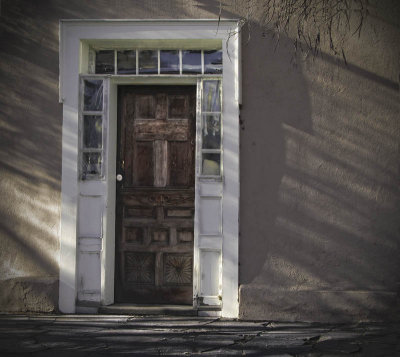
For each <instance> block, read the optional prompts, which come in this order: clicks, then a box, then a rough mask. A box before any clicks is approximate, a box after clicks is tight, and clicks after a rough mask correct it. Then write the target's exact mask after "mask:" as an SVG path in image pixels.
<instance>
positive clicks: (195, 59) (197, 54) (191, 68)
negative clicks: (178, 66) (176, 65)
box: [182, 50, 201, 74]
mask: <svg viewBox="0 0 400 357" xmlns="http://www.w3.org/2000/svg"><path fill="white" fill-rule="evenodd" d="M182 73H183V74H201V51H198V50H196V51H182Z"/></svg>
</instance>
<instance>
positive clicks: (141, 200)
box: [115, 86, 196, 304]
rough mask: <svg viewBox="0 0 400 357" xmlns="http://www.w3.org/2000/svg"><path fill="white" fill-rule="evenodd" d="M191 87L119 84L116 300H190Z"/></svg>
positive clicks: (192, 117)
mask: <svg viewBox="0 0 400 357" xmlns="http://www.w3.org/2000/svg"><path fill="white" fill-rule="evenodd" d="M195 110H196V108H195V87H193V86H174V87H171V86H121V87H120V88H119V92H118V142H119V148H118V160H117V161H118V164H117V173H120V174H122V175H123V180H122V181H121V182H120V183H118V185H117V220H116V222H117V227H116V275H115V301H116V302H130V303H163V304H168V303H169V304H192V291H193V286H192V285H193V282H192V279H193V225H194V223H193V219H194V171H195V163H194V157H195V156H194V145H195Z"/></svg>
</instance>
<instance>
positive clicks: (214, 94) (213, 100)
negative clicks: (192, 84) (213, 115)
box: [202, 80, 221, 112]
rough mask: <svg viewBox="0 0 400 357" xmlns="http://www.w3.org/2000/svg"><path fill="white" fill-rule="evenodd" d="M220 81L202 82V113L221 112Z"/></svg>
mask: <svg viewBox="0 0 400 357" xmlns="http://www.w3.org/2000/svg"><path fill="white" fill-rule="evenodd" d="M219 83H220V81H212V80H210V81H204V82H203V103H202V109H203V112H220V111H221V89H220V85H219Z"/></svg>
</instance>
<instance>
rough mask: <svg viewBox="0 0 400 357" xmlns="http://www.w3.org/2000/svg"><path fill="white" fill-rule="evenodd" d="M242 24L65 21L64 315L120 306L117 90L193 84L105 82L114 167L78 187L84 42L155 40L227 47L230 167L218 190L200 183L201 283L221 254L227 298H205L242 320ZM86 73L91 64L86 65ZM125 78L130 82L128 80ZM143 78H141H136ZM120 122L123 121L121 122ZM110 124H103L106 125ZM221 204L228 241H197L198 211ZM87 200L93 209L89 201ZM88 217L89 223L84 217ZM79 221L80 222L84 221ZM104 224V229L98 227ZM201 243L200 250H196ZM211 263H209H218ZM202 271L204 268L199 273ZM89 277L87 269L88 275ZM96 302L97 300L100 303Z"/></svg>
mask: <svg viewBox="0 0 400 357" xmlns="http://www.w3.org/2000/svg"><path fill="white" fill-rule="evenodd" d="M237 30H238V22H237V21H236V20H221V21H220V22H218V21H217V20H62V21H60V102H61V103H63V132H62V184H61V190H62V203H61V237H60V288H59V308H60V311H62V312H64V313H74V312H76V311H77V308H76V301H77V298H78V297H79V296H78V295H79V293H80V294H81V295H82V296H84V298H88V300H90V297H91V296H98V297H99V299H100V302H101V304H104V305H107V304H110V303H113V294H114V291H113V285H114V280H113V279H114V267H113V264H114V249H115V245H114V230H115V165H116V163H115V148H116V121H115V118H113V117H112V116H113V113H116V88H117V85H118V84H122V83H133V84H135V83H137V84H139V83H141V84H143V83H148V84H156V83H157V84H160V81H164V83H165V84H175V82H180V83H185V81H186V83H193V78H192V79H189V78H187V79H186V77H185V76H182V75H175V76H174V77H175V78H174V79H172V78H171V77H172V76H169V77H168V78H160V77H161V76H158V77H157V76H153V78H148V77H147V78H145V77H144V76H143V77H142V78H140V79H136V80H133V79H132V78H128V77H129V76H122V75H121V76H117V77H116V78H112V77H111V76H110V77H109V78H107V79H106V81H105V84H106V87H105V88H104V89H105V90H107V91H108V93H109V103H108V104H109V105H108V107H109V111H108V120H109V123H108V125H107V131H106V132H105V133H103V135H107V138H106V139H105V140H106V142H105V148H106V151H107V152H106V153H105V156H106V155H107V157H108V160H107V162H106V161H105V158H104V163H103V164H106V168H105V170H106V171H107V173H106V178H105V180H100V181H89V182H82V181H80V180H79V120H78V118H79V99H78V98H79V95H78V93H79V81H80V74H83V73H82V72H83V70H82V69H83V68H85V63H82V51H83V50H84V46H85V41H88V40H89V41H90V40H93V41H102V40H103V41H109V43H112V41H121V40H124V41H127V42H129V41H131V40H142V41H146V40H149V41H155V40H160V41H162V40H171V39H173V40H177V41H188V40H207V39H218V40H221V43H222V49H223V79H222V92H223V104H222V107H223V114H222V115H223V117H224V124H223V127H224V132H225V134H224V135H223V138H222V140H223V141H222V148H223V149H222V155H223V156H222V157H221V161H222V162H223V165H224V171H223V176H222V178H221V179H220V180H219V181H220V185H219V186H218V187H217V186H212V182H210V181H209V180H210V178H202V177H200V176H198V175H197V177H196V198H195V205H196V210H195V214H196V217H195V245H196V244H197V248H198V249H197V257H196V250H195V257H194V260H195V266H194V270H195V274H196V270H198V272H197V273H198V274H197V275H196V276H198V277H199V276H200V273H199V272H202V271H203V269H206V267H204V266H201V264H200V263H199V262H200V260H199V254H200V253H201V252H203V253H206V252H215V251H218V252H220V253H221V261H220V263H218V264H220V265H219V266H220V270H221V279H220V283H219V287H218V289H219V291H220V295H219V296H218V297H216V296H210V297H207V296H205V297H204V298H203V299H202V301H203V302H204V303H205V304H211V305H213V304H216V303H217V302H216V299H220V300H221V299H222V301H221V302H220V306H221V308H222V310H221V316H223V317H233V318H234V317H238V313H239V311H238V275H239V274H238V273H239V271H238V248H239V229H238V228H239V100H240V91H239V87H240V86H239V65H240V58H239V54H240V53H239V43H240V40H239V38H238V36H232V33H237ZM86 65H87V63H86ZM123 77H126V78H123ZM136 77H139V76H136ZM115 115H116V114H115ZM106 124H107V123H106V122H104V125H106ZM219 198H220V201H218V202H220V204H221V229H220V231H221V235H220V236H218V237H213V236H212V235H211V236H209V235H204V237H202V235H201V234H200V233H201V232H200V233H198V234H197V235H198V237H197V238H196V225H198V224H199V223H198V221H199V211H198V207H199V205H200V203H199V202H200V201H201V200H202V199H205V200H207V199H214V200H215V199H219ZM85 200H86V201H85ZM90 200H93V201H96V202H98V203H101V204H102V205H103V206H102V207H103V208H102V209H99V212H95V213H93V217H89V218H88V217H86V216H85V215H84V211H83V209H82V212H80V211H79V208H78V207H79V206H80V205H82V207H85V204H86V203H85V204H84V203H82V204H81V203H80V202H89V201H90ZM82 214H83V216H82ZM79 217H80V218H79ZM86 219H89V221H90V222H94V223H93V224H94V225H95V224H97V226H96V227H97V228H96V229H95V230H96V232H95V233H93V234H86V235H79V224H80V223H79V222H81V221H83V220H86ZM96 222H97V223H96ZM196 239H197V243H196ZM79 252H81V253H83V254H88V256H89V254H90V257H91V258H90V259H96V258H93V257H98V259H99V269H98V272H97V271H96V273H93V274H97V275H96V276H98V279H100V281H99V284H98V286H99V287H100V288H99V289H89V290H86V291H80V290H79V286H80V284H81V280H80V279H83V278H84V277H81V276H80V275H79V269H78V268H77V266H78V265H79V264H80V263H78V260H79V259H78V253H79ZM211 256H212V255H210V257H211ZM199 264H200V265H199ZM81 270H82V269H81ZM200 285H201V282H200V281H196V279H195V281H194V290H195V291H200V290H199V289H202V287H200ZM96 294H97V295H96Z"/></svg>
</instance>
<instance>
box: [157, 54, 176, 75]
mask: <svg viewBox="0 0 400 357" xmlns="http://www.w3.org/2000/svg"><path fill="white" fill-rule="evenodd" d="M160 73H161V74H179V51H177V50H173V51H166V50H165V51H160Z"/></svg>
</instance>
